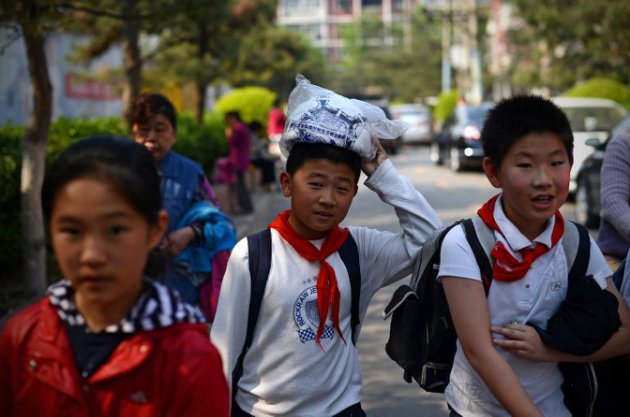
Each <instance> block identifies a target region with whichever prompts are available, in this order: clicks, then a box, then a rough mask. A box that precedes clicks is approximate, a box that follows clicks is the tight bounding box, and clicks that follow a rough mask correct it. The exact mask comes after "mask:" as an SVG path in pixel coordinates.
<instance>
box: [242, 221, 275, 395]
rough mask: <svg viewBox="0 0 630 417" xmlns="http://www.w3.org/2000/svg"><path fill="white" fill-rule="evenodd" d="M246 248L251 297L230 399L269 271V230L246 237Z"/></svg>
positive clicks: (248, 344)
mask: <svg viewBox="0 0 630 417" xmlns="http://www.w3.org/2000/svg"><path fill="white" fill-rule="evenodd" d="M247 248H248V256H249V277H250V280H251V295H250V300H249V313H248V315H247V332H246V333H245V343H244V344H243V350H242V351H241V354H240V355H239V357H238V359H237V360H236V365H235V366H234V370H233V371H232V397H234V395H235V393H236V386H237V384H238V380H239V379H240V378H241V376H242V375H243V360H244V359H245V354H246V353H247V351H248V350H249V347H250V346H251V345H252V339H253V338H254V329H255V327H256V321H257V320H258V313H259V312H260V305H261V304H262V298H263V294H264V292H265V286H266V285H267V278H268V277H269V270H270V269H271V230H269V229H265V230H262V231H260V232H258V233H255V234H253V235H249V236H247Z"/></svg>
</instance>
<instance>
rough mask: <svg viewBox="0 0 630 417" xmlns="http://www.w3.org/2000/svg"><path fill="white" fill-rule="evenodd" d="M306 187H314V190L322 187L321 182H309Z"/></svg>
mask: <svg viewBox="0 0 630 417" xmlns="http://www.w3.org/2000/svg"><path fill="white" fill-rule="evenodd" d="M308 185H310V186H311V187H314V188H322V187H323V185H322V183H321V182H309V183H308Z"/></svg>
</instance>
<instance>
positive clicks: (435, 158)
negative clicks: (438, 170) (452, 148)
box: [431, 142, 444, 165]
mask: <svg viewBox="0 0 630 417" xmlns="http://www.w3.org/2000/svg"><path fill="white" fill-rule="evenodd" d="M431 162H433V163H434V164H435V165H442V164H444V159H443V158H442V154H441V153H440V145H438V144H437V143H436V142H433V143H431Z"/></svg>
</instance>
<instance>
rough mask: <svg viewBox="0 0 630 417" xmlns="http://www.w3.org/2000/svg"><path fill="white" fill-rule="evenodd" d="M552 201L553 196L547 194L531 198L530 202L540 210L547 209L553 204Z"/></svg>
mask: <svg viewBox="0 0 630 417" xmlns="http://www.w3.org/2000/svg"><path fill="white" fill-rule="evenodd" d="M554 200H555V198H554V196H552V195H548V194H546V195H539V196H536V197H534V198H532V202H533V203H534V205H535V206H537V207H540V208H547V207H548V206H550V205H551V204H552V203H553V201H554Z"/></svg>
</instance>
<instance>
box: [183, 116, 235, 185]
mask: <svg viewBox="0 0 630 417" xmlns="http://www.w3.org/2000/svg"><path fill="white" fill-rule="evenodd" d="M173 149H174V150H175V151H176V152H179V153H181V154H182V155H184V156H187V157H188V158H190V159H192V160H194V161H197V162H198V163H200V164H201V166H202V167H203V169H204V171H205V172H206V174H207V175H208V176H209V177H210V178H211V173H212V167H213V166H214V160H215V159H216V158H217V157H219V156H221V155H225V154H226V153H227V152H228V145H227V142H226V140H225V128H224V122H223V115H222V114H220V113H217V112H211V113H207V114H206V115H205V119H204V123H203V125H202V126H199V125H198V124H197V122H196V121H195V119H194V117H193V115H192V114H180V115H179V118H178V120H177V140H176V141H175V145H174V146H173Z"/></svg>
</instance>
